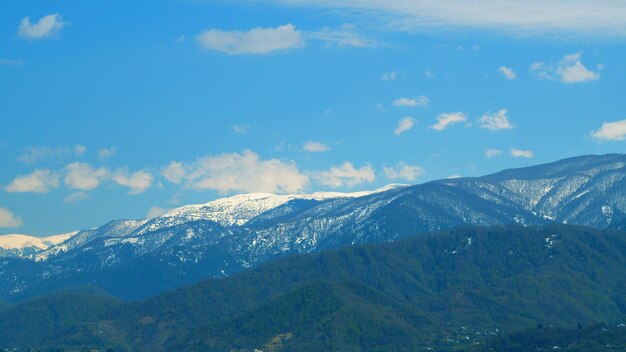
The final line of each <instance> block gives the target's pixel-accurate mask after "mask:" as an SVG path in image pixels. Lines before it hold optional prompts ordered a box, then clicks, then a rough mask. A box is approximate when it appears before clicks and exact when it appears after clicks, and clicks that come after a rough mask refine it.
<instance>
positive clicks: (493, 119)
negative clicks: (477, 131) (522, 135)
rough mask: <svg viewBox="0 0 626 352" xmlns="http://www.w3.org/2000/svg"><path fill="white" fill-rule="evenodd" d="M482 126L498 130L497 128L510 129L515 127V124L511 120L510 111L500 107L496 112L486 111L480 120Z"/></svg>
mask: <svg viewBox="0 0 626 352" xmlns="http://www.w3.org/2000/svg"><path fill="white" fill-rule="evenodd" d="M478 122H479V123H480V127H482V128H485V129H488V130H492V131H497V130H510V129H513V127H514V126H513V124H512V123H511V121H509V116H508V111H507V110H506V109H500V110H499V111H498V112H496V113H486V114H484V115H483V116H482V117H481V118H480V120H478Z"/></svg>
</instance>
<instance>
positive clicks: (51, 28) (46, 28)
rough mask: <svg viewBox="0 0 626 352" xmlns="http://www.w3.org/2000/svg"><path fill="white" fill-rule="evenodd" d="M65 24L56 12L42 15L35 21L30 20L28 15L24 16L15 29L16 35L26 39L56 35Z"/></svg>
mask: <svg viewBox="0 0 626 352" xmlns="http://www.w3.org/2000/svg"><path fill="white" fill-rule="evenodd" d="M65 25H66V23H65V22H64V21H63V17H62V16H61V15H60V14H58V13H53V14H51V15H47V16H43V17H42V18H40V19H39V21H37V22H35V23H33V22H31V20H30V17H24V18H22V21H21V22H20V26H19V28H18V29H17V35H18V36H19V37H21V38H24V39H26V40H36V39H45V38H52V37H54V36H56V35H58V34H59V32H61V29H63V27H65Z"/></svg>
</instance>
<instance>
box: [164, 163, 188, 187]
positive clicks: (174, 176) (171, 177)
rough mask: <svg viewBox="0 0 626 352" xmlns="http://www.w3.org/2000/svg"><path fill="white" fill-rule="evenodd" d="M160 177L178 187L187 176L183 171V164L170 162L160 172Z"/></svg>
mask: <svg viewBox="0 0 626 352" xmlns="http://www.w3.org/2000/svg"><path fill="white" fill-rule="evenodd" d="M161 175H162V176H163V177H165V179H166V180H168V181H170V182H172V183H175V184H177V185H178V184H181V183H182V182H183V179H184V178H185V176H186V175H187V171H185V166H184V165H183V163H181V162H178V161H172V162H171V163H170V164H169V165H167V166H166V167H164V168H163V169H162V170H161Z"/></svg>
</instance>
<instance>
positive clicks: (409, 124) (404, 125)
mask: <svg viewBox="0 0 626 352" xmlns="http://www.w3.org/2000/svg"><path fill="white" fill-rule="evenodd" d="M416 123H417V121H415V119H413V118H412V117H410V116H408V117H405V118H403V119H402V120H400V121H398V127H396V129H395V130H394V131H393V134H395V135H396V136H398V135H400V134H402V133H404V132H406V131H408V130H410V129H411V128H413V126H415V124H416Z"/></svg>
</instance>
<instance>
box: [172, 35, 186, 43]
mask: <svg viewBox="0 0 626 352" xmlns="http://www.w3.org/2000/svg"><path fill="white" fill-rule="evenodd" d="M185 39H186V37H185V35H184V34H183V35H179V36H178V37H176V39H174V40H175V41H176V42H177V43H182V42H184V41H185Z"/></svg>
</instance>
